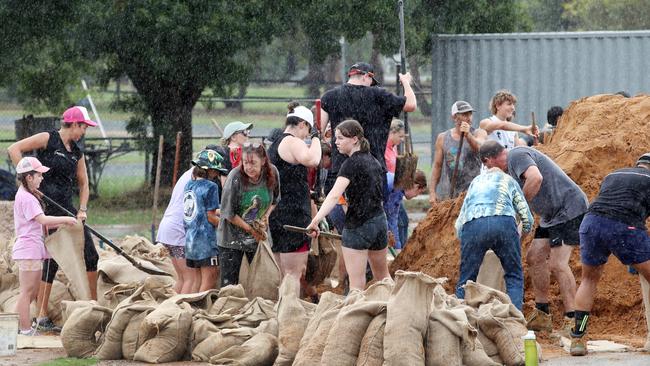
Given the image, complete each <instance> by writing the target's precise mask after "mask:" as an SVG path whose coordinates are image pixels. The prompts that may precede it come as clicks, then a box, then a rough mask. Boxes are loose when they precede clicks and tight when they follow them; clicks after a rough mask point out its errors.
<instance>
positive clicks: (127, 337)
mask: <svg viewBox="0 0 650 366" xmlns="http://www.w3.org/2000/svg"><path fill="white" fill-rule="evenodd" d="M152 311H153V310H152V309H147V310H145V311H143V312H141V313H138V314H136V315H134V316H133V317H132V318H131V320H130V321H129V324H127V325H126V328H124V332H123V333H122V357H123V358H124V359H126V360H132V359H133V357H135V352H136V351H137V350H138V347H140V345H142V343H143V342H142V341H141V340H140V338H139V332H140V325H141V324H142V322H143V321H144V319H145V318H146V317H147V315H149V313H151V312H152Z"/></svg>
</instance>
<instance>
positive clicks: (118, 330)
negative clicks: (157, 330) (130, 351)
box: [94, 304, 155, 360]
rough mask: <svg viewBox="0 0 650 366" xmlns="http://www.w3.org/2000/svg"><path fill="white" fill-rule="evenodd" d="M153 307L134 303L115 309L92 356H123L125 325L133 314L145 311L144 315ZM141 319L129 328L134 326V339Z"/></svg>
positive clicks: (117, 358)
mask: <svg viewBox="0 0 650 366" xmlns="http://www.w3.org/2000/svg"><path fill="white" fill-rule="evenodd" d="M154 309H155V307H154V306H153V304H149V305H138V304H134V305H130V306H123V307H120V308H118V309H115V311H114V312H113V316H112V317H111V320H110V322H109V323H108V325H107V326H106V331H105V332H104V336H103V337H102V340H101V344H100V345H99V347H98V348H97V350H96V351H95V354H94V357H95V358H98V359H100V360H120V359H122V358H123V354H122V338H123V334H124V333H125V330H126V328H127V326H128V325H129V324H130V323H131V319H133V317H134V316H137V315H139V314H141V313H143V312H144V313H145V316H146V314H148V313H149V312H151V311H153V310H154ZM142 319H144V316H143V317H140V319H139V321H138V322H137V328H136V327H135V326H134V327H132V329H131V330H130V332H133V328H135V332H136V336H135V338H136V339H137V331H138V329H139V327H140V322H141V321H142ZM131 338H133V337H131Z"/></svg>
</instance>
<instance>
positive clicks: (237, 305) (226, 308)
mask: <svg viewBox="0 0 650 366" xmlns="http://www.w3.org/2000/svg"><path fill="white" fill-rule="evenodd" d="M248 301H249V300H248V298H247V297H246V292H245V291H244V287H243V286H242V285H241V284H239V285H228V286H226V287H222V288H221V289H220V290H219V295H218V298H217V300H216V301H215V302H214V304H212V307H211V308H210V309H209V310H208V312H209V313H210V314H232V315H235V314H237V313H238V312H239V311H240V310H241V309H242V308H243V307H244V306H246V304H247V303H248Z"/></svg>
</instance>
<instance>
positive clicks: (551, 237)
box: [481, 141, 587, 335]
mask: <svg viewBox="0 0 650 366" xmlns="http://www.w3.org/2000/svg"><path fill="white" fill-rule="evenodd" d="M496 145H500V146H503V145H501V144H499V142H497V141H486V142H485V143H484V144H483V146H482V147H481V150H483V149H484V148H485V149H492V148H493V147H494V146H496ZM489 151H493V153H492V154H489V155H486V157H485V158H484V159H483V161H484V163H485V166H486V167H487V168H488V169H490V168H493V167H498V168H500V169H501V170H503V171H505V172H507V173H508V174H510V176H511V177H513V178H514V179H515V180H516V181H517V183H519V186H521V187H522V190H523V192H524V195H525V196H526V200H527V201H528V204H529V205H530V207H531V209H532V210H533V212H535V213H536V214H538V215H539V216H540V223H539V227H538V228H537V229H536V230H535V236H534V239H533V241H532V243H531V245H530V246H529V247H528V252H527V253H526V262H527V263H528V268H529V269H530V276H531V282H532V284H533V291H534V294H535V309H534V310H533V312H532V313H530V314H529V316H528V319H527V322H528V324H527V325H528V329H531V330H536V331H541V330H544V331H550V330H552V327H553V322H552V319H551V312H550V306H549V300H548V291H549V287H550V274H551V273H552V274H553V275H554V276H555V279H556V280H557V282H558V285H559V287H560V295H561V296H562V302H563V303H564V325H563V328H562V330H561V331H562V332H565V333H568V329H569V327H570V326H572V325H573V317H574V307H575V304H574V299H575V291H576V281H575V278H574V277H573V272H572V271H571V268H570V267H569V259H570V258H571V252H572V251H573V248H574V246H576V245H579V244H580V236H579V234H578V228H579V227H580V223H581V222H582V217H583V216H584V214H585V212H586V211H587V196H586V195H585V193H584V192H583V191H582V190H581V189H580V187H578V185H577V184H575V182H573V181H572V180H571V178H569V176H567V175H566V174H565V173H564V172H563V171H562V169H561V168H560V167H559V166H557V164H555V163H554V162H553V160H551V159H550V158H549V157H548V156H546V155H544V154H543V153H541V152H540V151H538V150H536V149H534V148H531V147H527V146H519V147H515V148H514V149H512V150H510V151H508V149H506V148H505V147H504V148H503V150H501V151H500V152H498V151H499V150H498V149H493V150H489ZM497 152H498V153H497ZM495 154H496V155H495ZM504 269H505V268H504ZM567 335H568V334H567Z"/></svg>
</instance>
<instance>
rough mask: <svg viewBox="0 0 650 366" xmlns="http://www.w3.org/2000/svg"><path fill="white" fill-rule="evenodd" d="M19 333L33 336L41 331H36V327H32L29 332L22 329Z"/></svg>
mask: <svg viewBox="0 0 650 366" xmlns="http://www.w3.org/2000/svg"><path fill="white" fill-rule="evenodd" d="M18 335H21V336H25V337H33V336H38V335H40V333H38V332H37V331H36V328H32V329H30V330H29V331H27V332H24V331H22V330H18Z"/></svg>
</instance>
